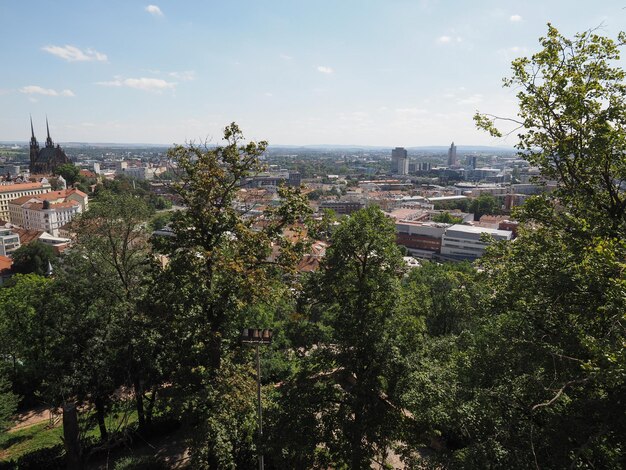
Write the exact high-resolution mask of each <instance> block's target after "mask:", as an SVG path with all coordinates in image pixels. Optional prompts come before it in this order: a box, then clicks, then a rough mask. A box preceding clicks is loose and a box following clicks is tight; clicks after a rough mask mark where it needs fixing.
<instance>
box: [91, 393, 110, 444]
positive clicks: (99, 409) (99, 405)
mask: <svg viewBox="0 0 626 470" xmlns="http://www.w3.org/2000/svg"><path fill="white" fill-rule="evenodd" d="M94 405H95V407H96V419H97V420H98V428H99V429H100V438H101V439H102V441H106V440H107V439H108V438H109V433H108V432H107V427H106V423H105V422H104V417H105V412H104V401H103V400H102V398H100V397H98V398H96V399H95V400H94Z"/></svg>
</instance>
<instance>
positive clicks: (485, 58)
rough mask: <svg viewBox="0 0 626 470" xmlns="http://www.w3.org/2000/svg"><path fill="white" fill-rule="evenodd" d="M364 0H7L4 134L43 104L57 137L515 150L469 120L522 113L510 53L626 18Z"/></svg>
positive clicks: (0, 134) (498, 5)
mask: <svg viewBox="0 0 626 470" xmlns="http://www.w3.org/2000/svg"><path fill="white" fill-rule="evenodd" d="M362 3H363V2H357V1H347V2H341V4H335V3H333V2H328V1H323V2H317V3H316V4H315V5H312V4H310V5H295V4H291V3H289V2H280V1H271V2H264V3H263V5H260V4H256V3H253V2H249V1H239V2H229V3H228V4H212V3H208V2H206V3H205V2H196V1H190V2H185V4H184V5H180V4H176V3H175V2H172V1H171V0H168V1H160V2H155V3H153V4H150V3H149V2H139V1H112V2H100V1H98V2H89V3H85V2H78V1H68V2H63V3H61V4H57V3H52V2H49V1H33V2H28V3H27V4H26V3H25V2H4V3H1V4H0V17H1V18H3V20H4V21H3V28H2V30H0V40H1V41H2V43H3V44H9V45H10V46H11V47H6V48H3V50H2V51H1V52H0V60H1V61H2V63H3V64H4V65H5V67H4V69H5V70H4V73H3V75H2V77H0V109H2V111H1V112H0V141H27V140H28V138H29V136H30V127H29V126H30V123H29V115H30V114H32V116H33V121H34V123H35V132H36V134H37V135H43V133H44V131H45V128H44V122H45V116H46V114H47V115H48V117H49V120H50V132H51V135H52V137H53V139H54V140H55V142H56V141H58V142H68V141H70V142H116V143H152V144H163V145H169V144H172V143H184V142H185V141H189V140H195V141H198V140H209V141H213V142H215V141H217V140H219V137H220V135H221V129H222V128H223V127H224V126H225V125H227V124H228V123H229V122H231V121H236V122H237V123H238V124H239V125H240V126H241V128H242V129H243V131H244V133H245V135H246V136H247V137H248V138H250V139H255V140H258V139H266V140H269V142H270V144H275V145H355V146H357V145H363V146H389V147H395V146H403V147H407V148H409V147H416V146H435V145H437V146H439V145H449V142H450V141H452V140H454V141H455V142H460V143H462V144H463V145H489V146H503V147H511V146H513V145H514V144H515V139H514V137H509V138H506V139H494V138H492V137H490V136H488V135H487V134H486V133H483V132H480V131H478V130H476V129H475V128H474V124H473V122H472V119H471V117H472V115H473V114H474V112H475V111H476V110H480V111H483V112H491V113H494V114H500V115H504V116H511V115H514V114H515V109H516V108H515V104H514V103H515V97H514V93H515V91H514V90H505V89H502V88H501V78H502V77H503V76H506V75H508V70H509V65H510V62H511V60H512V59H513V58H515V57H517V56H523V55H529V54H532V53H533V52H534V51H535V50H537V49H538V48H539V44H538V38H539V37H540V36H542V35H544V34H545V32H546V29H547V28H546V23H547V22H552V24H554V25H555V26H556V27H557V28H559V29H560V30H561V31H562V32H563V34H565V35H567V36H573V35H574V34H575V33H576V32H579V31H583V30H586V29H590V28H595V27H598V26H599V25H602V26H601V32H602V34H606V35H609V36H611V37H615V36H616V35H617V32H618V30H619V25H622V24H624V23H625V22H624V20H626V10H624V9H623V4H621V3H620V2H617V1H613V0H611V1H607V2H603V4H598V5H594V12H593V13H592V14H590V13H589V11H582V10H581V11H577V10H576V9H574V8H571V5H570V4H569V3H568V2H565V1H561V0H558V1H554V2H550V4H549V5H544V4H541V3H540V2H538V1H534V0H533V1H529V2H525V3H521V2H496V1H481V2H475V3H473V4H472V5H471V6H468V5H457V4H454V3H452V2H446V1H419V2H407V1H392V2H389V1H385V2H383V1H373V2H368V3H367V5H363V4H362Z"/></svg>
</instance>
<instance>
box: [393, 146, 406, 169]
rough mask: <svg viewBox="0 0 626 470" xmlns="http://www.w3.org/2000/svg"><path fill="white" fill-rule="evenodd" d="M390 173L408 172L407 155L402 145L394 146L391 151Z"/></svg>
mask: <svg viewBox="0 0 626 470" xmlns="http://www.w3.org/2000/svg"><path fill="white" fill-rule="evenodd" d="M391 173H392V174H394V175H407V174H408V173H409V157H408V154H407V151H406V149H405V148H404V147H396V148H395V149H393V150H392V151H391Z"/></svg>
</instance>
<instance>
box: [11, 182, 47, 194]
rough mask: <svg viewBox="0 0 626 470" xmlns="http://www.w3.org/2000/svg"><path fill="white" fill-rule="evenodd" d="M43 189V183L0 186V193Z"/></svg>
mask: <svg viewBox="0 0 626 470" xmlns="http://www.w3.org/2000/svg"><path fill="white" fill-rule="evenodd" d="M39 188H43V183H18V184H0V193H4V192H10V191H28V190H29V189H39Z"/></svg>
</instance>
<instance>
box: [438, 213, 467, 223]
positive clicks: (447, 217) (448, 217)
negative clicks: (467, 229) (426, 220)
mask: <svg viewBox="0 0 626 470" xmlns="http://www.w3.org/2000/svg"><path fill="white" fill-rule="evenodd" d="M433 222H441V223H444V224H460V223H462V222H463V219H462V218H461V217H455V216H453V215H452V214H450V212H448V211H445V212H442V213H441V214H437V215H435V216H434V217H433Z"/></svg>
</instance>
